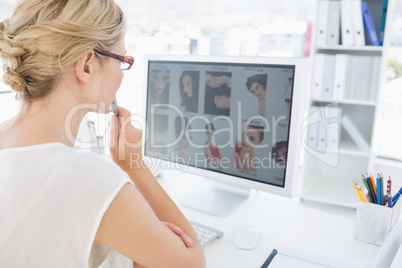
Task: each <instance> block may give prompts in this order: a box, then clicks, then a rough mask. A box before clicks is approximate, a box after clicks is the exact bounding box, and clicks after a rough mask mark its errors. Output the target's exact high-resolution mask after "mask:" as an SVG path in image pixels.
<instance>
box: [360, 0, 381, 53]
mask: <svg viewBox="0 0 402 268" xmlns="http://www.w3.org/2000/svg"><path fill="white" fill-rule="evenodd" d="M362 13H363V21H364V25H365V27H366V30H367V33H368V36H369V38H370V42H371V44H372V45H373V46H379V45H380V40H379V39H378V35H377V31H376V30H375V26H374V22H373V18H372V17H371V13H370V9H369V7H368V4H367V1H362Z"/></svg>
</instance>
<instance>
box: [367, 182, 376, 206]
mask: <svg viewBox="0 0 402 268" xmlns="http://www.w3.org/2000/svg"><path fill="white" fill-rule="evenodd" d="M367 184H368V186H369V188H370V193H371V200H373V203H374V204H375V203H377V202H376V200H377V197H376V196H375V193H374V188H375V185H373V184H372V183H371V179H370V178H369V177H367Z"/></svg>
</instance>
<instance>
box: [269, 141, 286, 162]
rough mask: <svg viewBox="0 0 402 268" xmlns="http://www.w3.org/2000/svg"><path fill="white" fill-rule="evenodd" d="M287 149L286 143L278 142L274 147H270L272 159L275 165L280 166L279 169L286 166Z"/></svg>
mask: <svg viewBox="0 0 402 268" xmlns="http://www.w3.org/2000/svg"><path fill="white" fill-rule="evenodd" d="M287 148H288V142H287V141H278V142H277V143H275V144H274V146H272V157H273V158H274V160H275V162H276V163H278V164H280V165H281V167H285V165H286V157H287Z"/></svg>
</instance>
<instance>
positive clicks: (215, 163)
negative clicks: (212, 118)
mask: <svg viewBox="0 0 402 268" xmlns="http://www.w3.org/2000/svg"><path fill="white" fill-rule="evenodd" d="M205 131H206V133H207V139H208V140H207V142H206V143H205V144H204V154H205V159H206V160H207V163H209V164H210V166H211V167H215V168H220V163H221V160H222V155H221V152H220V151H219V147H218V145H217V144H216V143H215V137H214V133H215V126H214V124H212V123H208V124H206V125H205Z"/></svg>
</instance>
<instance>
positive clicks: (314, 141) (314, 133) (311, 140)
mask: <svg viewBox="0 0 402 268" xmlns="http://www.w3.org/2000/svg"><path fill="white" fill-rule="evenodd" d="M320 121H321V112H320V107H318V106H312V107H311V108H310V114H309V117H308V133H307V141H306V143H307V145H308V146H309V147H310V148H317V146H318V135H319V132H318V128H319V126H320Z"/></svg>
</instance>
